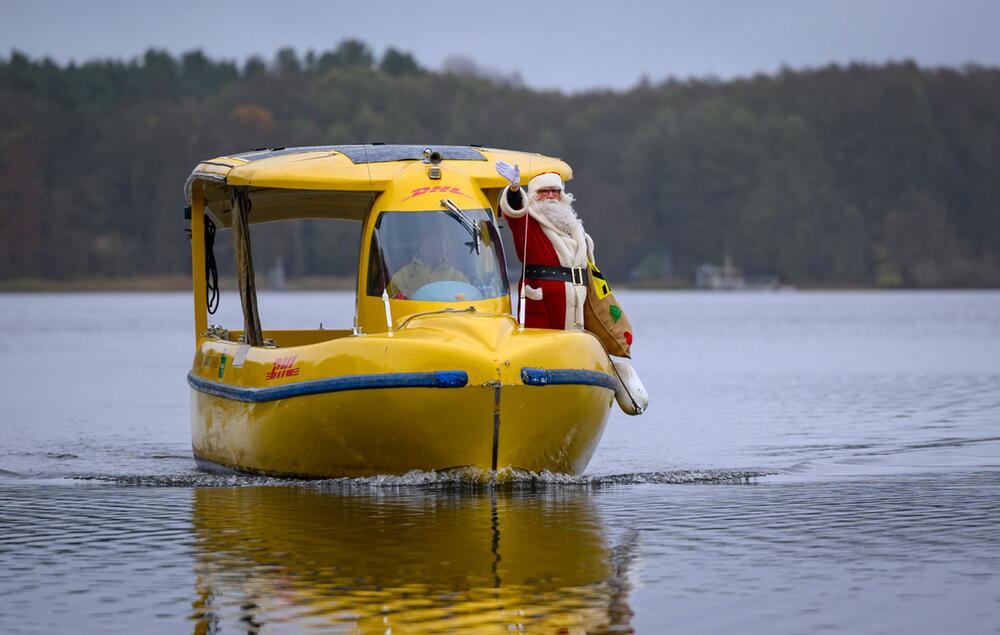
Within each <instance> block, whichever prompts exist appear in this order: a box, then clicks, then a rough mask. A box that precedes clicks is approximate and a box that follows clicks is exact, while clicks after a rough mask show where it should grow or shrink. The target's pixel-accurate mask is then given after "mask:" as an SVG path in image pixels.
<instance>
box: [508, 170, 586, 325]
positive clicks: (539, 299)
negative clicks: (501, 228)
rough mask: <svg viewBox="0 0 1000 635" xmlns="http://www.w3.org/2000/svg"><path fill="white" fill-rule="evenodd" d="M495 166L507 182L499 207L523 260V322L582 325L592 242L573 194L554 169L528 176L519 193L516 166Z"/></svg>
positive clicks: (518, 171) (519, 255)
mask: <svg viewBox="0 0 1000 635" xmlns="http://www.w3.org/2000/svg"><path fill="white" fill-rule="evenodd" d="M496 169H497V172H498V173H499V174H500V175H501V176H503V177H504V178H505V179H507V181H509V182H510V185H509V186H507V187H505V188H504V190H503V192H502V193H501V194H500V211H501V212H503V215H504V216H505V217H506V218H507V222H508V224H509V225H510V230H511V233H512V234H513V237H514V249H515V250H516V251H517V257H518V258H519V259H520V260H521V262H522V263H525V267H524V269H525V271H524V279H523V280H522V281H521V284H523V285H524V298H526V302H525V307H524V309H525V310H524V316H525V317H524V325H525V326H527V327H530V328H549V329H563V330H569V329H574V330H580V329H583V309H584V303H585V302H586V300H587V261H588V259H589V260H591V261H593V258H594V242H593V240H591V238H590V236H589V235H587V233H586V232H585V231H583V223H581V222H580V219H579V217H578V216H577V215H576V212H575V211H574V210H573V195H572V194H569V193H567V192H566V190H565V187H564V186H563V181H562V177H560V176H559V175H558V174H556V173H555V172H546V173H544V174H539V175H538V176H536V177H535V178H533V179H531V181H529V182H528V188H527V189H528V191H527V192H524V190H523V188H521V185H520V181H521V171H520V169H519V168H518V166H516V165H510V164H509V163H505V162H504V161H497V164H496Z"/></svg>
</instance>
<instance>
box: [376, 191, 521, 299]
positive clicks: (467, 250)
mask: <svg viewBox="0 0 1000 635" xmlns="http://www.w3.org/2000/svg"><path fill="white" fill-rule="evenodd" d="M371 245H372V246H371V251H370V252H369V260H368V263H369V264H368V285H367V286H368V295H376V296H380V295H382V290H383V289H385V290H386V292H388V294H389V297H391V298H394V299H396V300H424V301H431V302H467V301H469V300H485V299H487V298H497V297H501V296H504V295H507V293H508V286H507V273H506V270H505V269H504V267H503V265H502V263H503V252H502V249H503V247H502V245H501V243H500V235H499V233H498V232H497V228H496V224H495V223H494V222H493V215H492V214H490V212H489V210H485V209H474V210H460V209H458V208H457V207H455V208H452V209H448V210H441V211H431V212H382V213H381V214H380V215H379V218H378V221H377V222H376V224H375V235H374V236H373V237H372V243H371Z"/></svg>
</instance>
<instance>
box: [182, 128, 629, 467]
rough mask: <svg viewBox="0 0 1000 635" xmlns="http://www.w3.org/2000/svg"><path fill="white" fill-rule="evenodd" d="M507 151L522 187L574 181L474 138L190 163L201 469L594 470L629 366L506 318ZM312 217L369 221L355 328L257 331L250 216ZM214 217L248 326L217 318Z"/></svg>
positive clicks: (590, 344) (597, 347) (558, 165)
mask: <svg viewBox="0 0 1000 635" xmlns="http://www.w3.org/2000/svg"><path fill="white" fill-rule="evenodd" d="M497 160H503V161H507V162H508V163H516V164H519V165H520V166H521V167H522V170H524V172H523V176H522V178H523V180H524V183H527V181H528V180H530V179H531V178H532V177H534V176H535V175H537V174H540V173H543V172H558V173H559V174H560V175H561V176H562V178H563V179H564V180H569V179H570V178H572V171H571V169H570V167H569V166H568V165H567V164H566V163H564V162H563V161H561V160H558V159H553V158H549V157H544V156H541V155H537V154H531V155H529V154H525V153H519V152H509V151H503V150H494V149H487V148H479V147H472V146H433V147H430V148H425V147H424V146H404V145H377V144H376V145H350V146H321V147H304V148H280V149H278V148H276V149H267V150H257V151H253V152H247V153H242V154H235V155H231V156H224V157H219V158H216V159H212V160H209V161H204V162H202V163H200V164H199V165H198V166H197V167H196V168H195V170H194V172H193V173H192V174H191V176H190V178H189V179H188V183H187V189H188V192H189V195H190V203H191V207H190V217H191V249H192V251H191V254H192V264H193V267H192V269H193V281H194V284H193V288H194V308H195V341H196V352H195V357H194V362H193V365H192V369H191V372H190V373H189V374H188V383H189V385H190V386H191V395H192V399H191V430H192V442H193V449H194V455H195V457H196V459H197V460H198V462H199V465H201V466H202V467H205V468H208V469H213V468H218V467H220V466H221V467H224V468H229V469H234V470H239V471H243V472H252V473H260V474H271V475H279V476H295V477H313V478H321V477H338V476H361V475H372V474H402V473H405V472H407V471H410V470H442V469H449V468H459V467H473V468H479V469H481V470H483V471H484V472H487V471H491V470H497V469H502V468H508V467H509V468H517V469H523V470H530V471H541V470H551V471H556V472H567V473H577V472H580V471H582V470H583V469H584V468H585V467H586V465H587V462H588V461H589V460H590V457H591V455H592V454H593V452H594V450H595V448H596V447H597V444H598V442H599V440H600V438H601V434H602V432H603V430H604V426H605V424H606V422H607V419H608V415H609V411H610V408H611V405H612V403H614V401H615V388H616V387H618V386H619V383H618V379H617V377H616V376H615V370H614V368H613V367H612V362H611V360H610V359H609V357H608V354H607V353H606V352H605V349H604V347H603V346H602V344H601V343H600V341H599V340H598V339H597V338H596V337H595V336H594V335H592V334H590V333H588V332H586V331H582V330H580V331H554V330H544V329H530V328H522V327H521V326H520V324H519V323H518V320H517V318H516V317H515V316H514V315H513V314H512V310H511V307H512V302H511V297H510V287H509V285H508V281H507V276H506V268H505V262H504V255H503V248H502V245H501V241H500V235H499V229H498V225H497V218H496V212H495V211H494V210H496V209H497V198H498V196H499V194H500V192H501V190H502V188H503V187H504V185H505V184H506V181H505V180H504V179H503V178H502V177H500V176H499V175H497V174H496V172H495V169H494V163H495V162H496V161H497ZM301 218H335V219H347V220H351V221H356V222H357V223H359V225H360V227H359V230H360V231H359V234H360V241H361V245H360V252H359V253H360V257H359V263H358V276H357V287H356V293H357V302H356V311H355V315H354V316H353V328H349V329H343V330H330V329H316V330H294V331H293V330H280V331H279V330H267V329H266V328H264V329H262V328H261V325H260V318H259V316H258V312H257V299H256V291H255V285H254V275H253V262H252V255H251V253H250V251H251V250H250V232H251V226H252V225H254V224H256V223H265V222H273V221H285V220H291V219H301ZM215 228H230V229H231V230H232V238H233V248H234V252H235V255H236V262H237V266H236V271H237V274H236V275H237V282H238V284H239V289H240V297H241V303H242V308H243V317H244V329H243V330H242V331H238V330H234V331H226V330H223V329H221V328H218V327H211V328H210V327H209V325H208V292H207V291H206V280H207V279H208V278H209V277H211V274H212V273H213V272H212V267H211V262H212V260H211V259H210V258H207V257H206V254H209V255H210V254H211V250H210V249H206V236H208V237H209V238H211V237H212V236H214V230H215ZM209 242H210V241H209ZM334 247H335V246H331V248H334ZM207 262H208V263H209V266H206V263H207ZM350 317H351V316H345V320H344V322H345V325H346V324H348V323H349V320H350Z"/></svg>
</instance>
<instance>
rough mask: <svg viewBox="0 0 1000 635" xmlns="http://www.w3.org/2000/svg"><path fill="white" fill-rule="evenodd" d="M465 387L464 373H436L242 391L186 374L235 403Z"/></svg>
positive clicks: (200, 386) (203, 389) (317, 381)
mask: <svg viewBox="0 0 1000 635" xmlns="http://www.w3.org/2000/svg"><path fill="white" fill-rule="evenodd" d="M468 383H469V374H468V373H466V372H465V371H464V370H439V371H434V372H430V373H379V374H374V375H346V376H344V377H329V378H327V379H314V380H312V381H300V382H296V383H293V384H284V385H281V386H274V387H272V388H243V387H240V386H231V385H229V384H222V383H219V382H215V381H210V380H208V379H204V378H202V377H199V376H197V375H195V374H194V373H188V385H190V386H191V387H192V388H194V389H195V390H197V391H198V392H203V393H205V394H208V395H215V396H216V397H225V398H226V399H233V400H236V401H245V402H249V403H260V402H264V401H274V400H276V399H287V398H289V397H301V396H303V395H318V394H323V393H328V392H341V391H345V390H371V389H375V388H462V387H463V386H465V385H466V384H468Z"/></svg>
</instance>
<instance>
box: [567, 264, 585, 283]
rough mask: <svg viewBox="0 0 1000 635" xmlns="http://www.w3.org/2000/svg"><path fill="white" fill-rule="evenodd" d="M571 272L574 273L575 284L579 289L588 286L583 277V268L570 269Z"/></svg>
mask: <svg viewBox="0 0 1000 635" xmlns="http://www.w3.org/2000/svg"><path fill="white" fill-rule="evenodd" d="M570 271H571V272H573V284H575V285H576V286H578V287H582V286H583V285H585V284H586V278H584V276H583V267H570Z"/></svg>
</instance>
